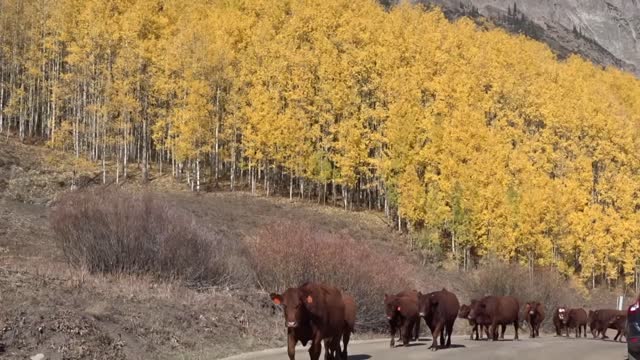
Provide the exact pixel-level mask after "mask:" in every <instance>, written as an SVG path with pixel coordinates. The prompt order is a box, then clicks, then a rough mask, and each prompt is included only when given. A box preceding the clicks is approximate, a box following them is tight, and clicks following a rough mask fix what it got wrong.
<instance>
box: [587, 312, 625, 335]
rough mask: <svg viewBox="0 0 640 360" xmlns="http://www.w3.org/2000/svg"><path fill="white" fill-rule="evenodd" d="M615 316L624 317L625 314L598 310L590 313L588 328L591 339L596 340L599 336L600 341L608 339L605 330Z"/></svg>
mask: <svg viewBox="0 0 640 360" xmlns="http://www.w3.org/2000/svg"><path fill="white" fill-rule="evenodd" d="M617 315H626V312H625V311H619V310H613V309H599V310H596V311H594V312H593V313H591V318H590V319H589V322H590V323H589V326H590V327H591V334H592V335H593V337H594V338H596V337H598V336H600V335H601V336H602V339H608V338H609V337H608V336H607V329H608V328H610V327H609V322H610V321H611V319H613V318H614V317H616V316H617ZM612 328H613V327H612Z"/></svg>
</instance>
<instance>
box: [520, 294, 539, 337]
mask: <svg viewBox="0 0 640 360" xmlns="http://www.w3.org/2000/svg"><path fill="white" fill-rule="evenodd" d="M524 311H525V315H524V318H525V320H527V323H528V324H529V327H530V328H531V333H530V334H529V337H530V338H535V337H536V336H537V337H540V325H542V321H543V320H544V306H542V304H541V303H539V302H537V301H533V302H528V303H527V305H526V306H525V309H524Z"/></svg>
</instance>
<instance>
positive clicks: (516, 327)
mask: <svg viewBox="0 0 640 360" xmlns="http://www.w3.org/2000/svg"><path fill="white" fill-rule="evenodd" d="M513 327H514V329H516V336H515V337H514V338H513V340H518V328H519V327H520V326H519V324H518V320H517V319H516V321H514V322H513ZM506 329H507V327H506V326H505V327H504V328H503V330H502V335H503V338H504V331H505V330H506Z"/></svg>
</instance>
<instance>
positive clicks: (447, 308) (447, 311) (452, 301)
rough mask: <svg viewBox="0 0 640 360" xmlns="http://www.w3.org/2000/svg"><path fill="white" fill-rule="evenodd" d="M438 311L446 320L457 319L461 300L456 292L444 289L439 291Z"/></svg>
mask: <svg viewBox="0 0 640 360" xmlns="http://www.w3.org/2000/svg"><path fill="white" fill-rule="evenodd" d="M436 296H437V297H438V312H439V313H440V315H441V316H443V317H444V319H445V320H446V321H451V320H455V319H456V317H457V316H458V311H459V310H460V302H459V301H458V297H457V296H456V294H454V293H452V292H450V291H447V290H446V289H443V290H441V291H438V292H437V295H436Z"/></svg>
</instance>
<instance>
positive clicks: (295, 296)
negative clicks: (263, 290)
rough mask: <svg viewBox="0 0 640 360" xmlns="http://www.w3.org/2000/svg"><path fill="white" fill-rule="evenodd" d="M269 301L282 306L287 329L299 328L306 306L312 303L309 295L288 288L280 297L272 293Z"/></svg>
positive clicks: (297, 289) (296, 289) (299, 290)
mask: <svg viewBox="0 0 640 360" xmlns="http://www.w3.org/2000/svg"><path fill="white" fill-rule="evenodd" d="M271 300H273V303H274V304H276V305H280V306H282V310H283V312H284V320H285V324H286V326H287V327H288V328H296V327H298V326H300V324H301V322H302V321H303V316H304V314H305V312H306V311H307V309H306V305H307V304H311V303H313V297H312V296H311V294H309V293H306V292H305V291H303V290H301V289H299V288H289V289H287V291H285V292H284V293H283V294H282V295H280V294H275V293H272V294H271Z"/></svg>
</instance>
